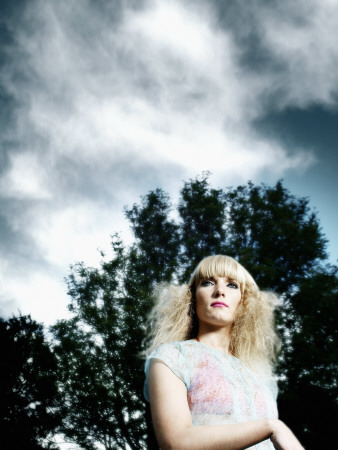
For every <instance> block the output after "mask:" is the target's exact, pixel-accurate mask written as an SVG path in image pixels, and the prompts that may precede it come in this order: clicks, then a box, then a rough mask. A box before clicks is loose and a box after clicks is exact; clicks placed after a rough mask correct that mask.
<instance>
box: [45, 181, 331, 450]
mask: <svg viewBox="0 0 338 450" xmlns="http://www.w3.org/2000/svg"><path fill="white" fill-rule="evenodd" d="M125 215H126V218H127V219H128V220H129V222H130V226H131V229H132V232H133V234H134V237H135V241H134V243H133V244H132V245H131V246H129V247H127V246H125V245H124V243H123V242H122V241H121V239H120V238H119V237H118V236H117V235H113V237H112V255H111V256H106V255H103V254H102V258H103V259H102V263H101V266H100V267H99V268H90V267H85V265H84V264H82V263H78V264H75V265H74V266H73V267H72V270H71V273H70V276H69V277H68V280H67V281H68V288H69V295H70V298H71V303H70V306H69V307H70V310H71V311H72V313H73V318H72V319H70V320H63V321H60V322H58V323H57V324H56V325H55V326H54V327H53V332H54V336H55V343H54V351H55V354H56V356H57V359H58V367H59V369H58V370H59V381H58V382H59V390H60V392H61V393H62V396H63V399H62V405H63V406H62V416H63V425H62V431H63V433H64V434H65V436H67V437H68V439H70V440H72V441H73V442H76V443H78V444H79V445H80V446H81V448H84V449H88V450H92V449H96V448H98V447H97V443H100V444H101V445H103V446H104V448H105V449H113V448H114V449H117V448H121V449H122V448H123V449H124V448H127V447H129V448H131V449H140V448H147V449H151V448H156V441H155V439H154V436H153V432H152V425H151V418H150V414H149V406H148V405H147V404H146V402H145V400H144V399H143V395H142V390H143V382H144V374H143V360H142V358H140V356H139V355H140V352H141V351H142V350H143V349H144V347H145V342H146V316H147V314H148V312H149V310H150V308H151V306H152V304H153V299H152V290H153V288H154V286H155V285H156V284H157V283H161V282H172V283H178V282H188V280H189V276H190V273H191V272H192V270H193V268H194V267H195V265H196V264H197V263H198V262H199V261H200V260H201V259H202V258H203V257H205V256H207V255H210V254H216V253H224V254H228V255H231V256H234V257H235V258H236V259H237V260H239V261H240V262H241V263H242V264H243V265H244V266H245V267H246V268H247V269H248V270H249V271H250V272H251V273H252V275H253V276H254V278H255V279H256V280H257V282H258V284H259V286H260V287H261V288H264V289H273V290H275V291H276V292H277V293H278V294H279V295H280V298H281V308H280V312H279V314H278V317H277V321H278V329H279V331H280V334H281V335H282V337H283V340H284V341H285V345H284V350H283V352H282V354H281V356H280V363H279V369H278V370H279V374H280V378H281V381H280V409H281V418H282V419H283V420H285V422H286V423H288V424H289V425H290V427H291V428H295V431H296V432H298V435H299V438H300V439H301V441H303V444H304V445H305V447H306V448H313V449H315V448H323V447H320V446H318V445H317V443H316V441H315V439H314V436H316V435H319V436H322V432H321V431H320V424H322V423H324V422H325V423H327V424H328V425H327V428H328V432H327V433H326V439H327V446H326V447H327V448H330V444H331V443H333V442H334V441H333V434H331V435H330V431H329V428H330V426H331V425H332V428H331V429H334V427H333V423H334V421H336V420H337V367H336V366H335V365H334V361H337V349H336V346H335V344H334V343H335V342H336V338H337V330H336V328H335V323H337V319H338V306H337V271H336V268H334V267H329V266H325V265H324V262H325V258H326V239H325V237H324V235H323V233H322V231H321V229H320V226H319V221H318V218H317V215H316V213H314V212H313V211H311V209H310V208H309V201H308V199H306V198H297V197H295V196H293V195H292V194H291V193H290V192H289V191H288V190H287V189H286V188H285V187H284V185H283V183H282V182H281V181H280V182H278V183H277V184H276V185H275V186H272V187H269V186H266V185H254V184H253V183H250V182H249V183H247V184H246V185H242V186H238V187H236V188H233V187H230V188H227V189H214V188H212V187H211V186H210V185H209V182H208V176H207V175H203V176H201V177H198V178H196V179H192V180H189V181H187V182H185V183H184V185H183V187H182V189H181V191H180V197H179V200H178V203H177V206H176V207H175V208H174V207H173V206H172V204H171V201H170V197H169V196H168V194H166V193H165V192H164V191H163V190H161V189H156V190H154V191H151V192H149V193H148V194H146V195H144V196H143V197H142V198H141V201H140V202H139V203H135V204H134V205H133V206H131V207H126V208H125ZM312 402H316V407H317V411H320V413H319V412H318V413H316V414H312V413H311V411H313V410H311V409H310V408H308V407H307V405H310V404H312ZM304 405H306V408H307V409H306V410H304V409H303V408H304ZM297 408H298V409H297ZM319 415H320V417H321V420H320V421H317V422H316V421H315V420H314V417H316V418H317V419H318V417H319ZM321 442H322V441H321Z"/></svg>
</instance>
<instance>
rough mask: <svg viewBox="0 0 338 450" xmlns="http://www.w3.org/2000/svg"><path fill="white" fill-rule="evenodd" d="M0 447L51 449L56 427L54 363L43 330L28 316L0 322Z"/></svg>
mask: <svg viewBox="0 0 338 450" xmlns="http://www.w3.org/2000/svg"><path fill="white" fill-rule="evenodd" d="M0 338H1V350H0V352H1V354H0V361H1V371H0V391H1V395H0V397H1V402H0V405H1V406H0V446H1V448H3V449H13V450H16V449H18V450H19V449H20V450H21V449H27V450H38V449H44V448H49V449H52V448H55V447H54V446H53V445H52V442H51V441H49V438H51V437H52V433H53V432H54V431H55V430H56V429H57V426H58V424H59V415H58V409H57V406H58V393H57V385H56V361H55V358H54V355H53V353H52V352H51V350H50V348H49V344H48V343H47V342H46V340H45V337H44V332H43V326H42V325H41V324H38V323H36V322H35V321H34V320H32V319H31V317H30V316H21V315H20V316H18V317H12V318H10V319H8V320H5V319H2V318H0Z"/></svg>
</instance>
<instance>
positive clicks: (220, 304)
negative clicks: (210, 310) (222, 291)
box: [211, 301, 229, 308]
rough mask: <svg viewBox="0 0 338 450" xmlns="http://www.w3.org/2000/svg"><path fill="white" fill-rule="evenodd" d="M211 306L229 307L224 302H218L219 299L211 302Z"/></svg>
mask: <svg viewBox="0 0 338 450" xmlns="http://www.w3.org/2000/svg"><path fill="white" fill-rule="evenodd" d="M211 306H213V307H216V308H229V306H228V305H227V304H226V303H223V302H219V301H217V302H214V303H211Z"/></svg>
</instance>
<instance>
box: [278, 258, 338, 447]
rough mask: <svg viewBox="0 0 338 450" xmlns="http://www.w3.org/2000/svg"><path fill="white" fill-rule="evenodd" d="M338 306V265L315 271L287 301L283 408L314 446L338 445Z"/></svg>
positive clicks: (308, 442) (301, 434) (280, 404)
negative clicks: (337, 432) (287, 343)
mask: <svg viewBox="0 0 338 450" xmlns="http://www.w3.org/2000/svg"><path fill="white" fill-rule="evenodd" d="M337 305H338V277H337V268H336V267H330V266H328V267H326V268H317V269H316V270H314V271H313V273H312V274H311V275H310V276H308V277H307V278H305V279H304V280H302V281H301V282H300V283H299V285H298V287H297V290H296V292H295V293H294V294H293V295H291V296H290V297H289V298H288V299H287V301H286V302H285V307H286V309H287V310H288V314H287V316H286V317H285V320H284V326H286V328H287V330H289V335H290V337H289V345H287V346H286V350H285V351H284V354H283V359H282V360H281V363H280V367H279V372H280V373H281V374H283V379H282V380H281V382H280V391H281V392H280V400H279V409H280V414H281V416H282V417H283V416H284V417H286V418H287V419H285V420H288V422H290V423H292V426H293V428H294V430H295V432H296V433H298V434H299V435H300V436H302V443H303V445H304V446H305V448H309V449H321V448H324V447H325V448H335V446H336V443H337V437H336V430H335V428H336V424H337V422H338V365H337V361H338V347H337V339H338V329H337V323H338V307H337ZM290 331H291V333H290Z"/></svg>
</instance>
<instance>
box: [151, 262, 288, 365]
mask: <svg viewBox="0 0 338 450" xmlns="http://www.w3.org/2000/svg"><path fill="white" fill-rule="evenodd" d="M214 275H217V276H222V277H228V278H229V279H232V280H236V281H237V282H238V283H239V285H240V289H241V294H242V297H241V301H240V303H239V306H238V308H237V311H236V316H235V321H234V324H233V328H232V330H231V338H230V351H231V353H232V354H233V355H234V356H236V357H237V358H239V359H240V360H242V361H243V362H244V363H245V364H246V365H247V366H249V367H250V368H252V369H253V370H255V371H259V372H261V371H265V372H266V371H267V370H268V371H269V372H271V371H272V369H273V366H274V363H275V360H276V354H277V352H278V351H279V348H280V341H279V338H278V337H277V334H276V332H275V325H274V310H275V308H276V306H277V303H278V298H277V296H276V295H275V294H274V293H273V292H264V291H260V290H259V288H258V286H257V284H256V283H255V281H254V279H253V278H252V276H251V275H250V274H249V272H248V271H247V270H246V269H245V268H244V267H243V266H242V265H241V264H240V263H238V262H237V261H236V260H235V259H233V258H232V257H230V256H225V255H214V256H208V257H206V258H204V259H203V260H202V261H201V262H200V263H199V264H198V265H197V267H196V269H195V270H194V272H193V273H192V275H191V278H190V281H189V284H183V285H181V286H174V285H170V284H160V285H158V286H157V287H156V288H155V290H154V293H153V295H154V300H155V302H154V307H153V309H152V311H151V313H150V315H149V318H148V327H149V346H148V348H147V349H146V350H145V351H144V352H143V354H144V355H145V356H148V354H150V353H151V352H152V351H153V350H155V349H156V348H157V347H158V346H159V345H161V344H163V343H169V342H172V341H184V340H188V339H194V338H196V337H197V334H198V318H197V315H196V300H195V292H196V288H197V286H198V285H199V283H200V281H201V280H205V279H208V278H210V277H212V276H214Z"/></svg>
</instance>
